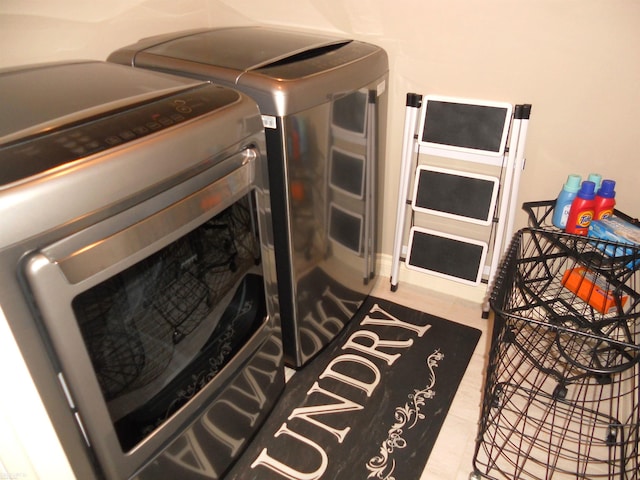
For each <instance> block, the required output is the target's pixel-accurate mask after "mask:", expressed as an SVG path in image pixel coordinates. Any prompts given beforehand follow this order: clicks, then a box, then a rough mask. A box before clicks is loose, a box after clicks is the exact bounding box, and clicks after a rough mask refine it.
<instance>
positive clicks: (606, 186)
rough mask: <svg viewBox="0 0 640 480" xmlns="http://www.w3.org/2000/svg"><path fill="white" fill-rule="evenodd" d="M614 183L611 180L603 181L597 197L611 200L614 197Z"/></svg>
mask: <svg viewBox="0 0 640 480" xmlns="http://www.w3.org/2000/svg"><path fill="white" fill-rule="evenodd" d="M615 188H616V182H614V181H613V180H603V181H602V186H601V187H600V190H598V195H599V196H601V197H603V198H613V197H615V196H616V191H615Z"/></svg>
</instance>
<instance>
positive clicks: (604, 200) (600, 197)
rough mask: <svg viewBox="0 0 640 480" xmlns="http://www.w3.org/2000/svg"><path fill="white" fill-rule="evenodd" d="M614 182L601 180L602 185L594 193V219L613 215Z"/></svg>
mask: <svg viewBox="0 0 640 480" xmlns="http://www.w3.org/2000/svg"><path fill="white" fill-rule="evenodd" d="M615 188H616V182H614V181H613V180H603V181H602V186H601V187H600V189H599V190H598V193H596V199H595V207H594V214H593V219H594V220H602V219H603V218H609V217H611V216H613V208H614V207H615V206H616V199H615V197H616V191H615Z"/></svg>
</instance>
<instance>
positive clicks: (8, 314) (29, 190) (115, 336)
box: [0, 61, 284, 480]
mask: <svg viewBox="0 0 640 480" xmlns="http://www.w3.org/2000/svg"><path fill="white" fill-rule="evenodd" d="M0 103H1V104H2V107H3V115H2V118H0V218H2V227H1V228H0V322H4V321H5V319H6V322H7V323H8V326H9V327H10V329H11V332H12V334H13V336H14V337H15V339H16V343H17V345H18V347H19V349H20V352H21V354H22V356H23V358H24V360H25V362H26V364H27V366H28V368H29V371H30V374H31V377H32V378H31V379H25V381H26V382H29V381H31V380H33V383H34V384H35V385H36V387H37V389H38V392H39V394H40V397H41V399H42V403H43V404H44V406H45V408H46V410H47V412H48V414H49V418H50V419H51V423H52V426H53V428H54V430H55V432H56V434H57V436H58V439H59V441H60V444H61V445H62V447H63V449H64V452H65V453H66V455H67V457H68V459H69V464H70V465H71V468H72V469H73V472H74V474H75V476H76V477H77V478H78V479H83V480H84V479H109V480H111V479H113V480H116V479H117V480H123V479H129V478H135V479H136V480H156V479H167V478H176V479H177V478H180V479H184V480H188V479H203V478H207V479H215V478H219V477H221V476H222V475H223V474H224V472H225V471H226V469H227V468H229V466H230V465H231V464H232V463H233V462H234V461H235V460H236V459H237V458H238V456H239V455H240V454H241V453H242V451H243V448H244V446H245V445H246V444H247V443H248V441H249V440H250V439H251V438H252V436H253V435H254V434H255V432H256V431H257V429H258V428H260V425H261V423H262V421H263V420H264V419H265V418H266V416H267V415H268V414H269V411H270V409H271V407H272V406H273V404H274V403H275V401H276V399H277V398H278V396H279V394H280V392H281V391H282V388H283V387H284V367H283V363H282V341H281V339H280V334H279V325H278V322H277V320H276V319H275V317H276V316H277V315H275V309H276V307H277V306H276V305H274V304H273V303H272V302H271V300H272V299H273V298H275V297H276V294H275V293H274V291H273V290H274V286H275V267H274V264H275V261H274V255H273V248H272V246H271V245H270V243H269V239H270V238H271V236H272V235H271V224H272V222H271V220H270V218H269V217H268V215H269V212H270V210H271V209H270V206H269V196H268V191H267V187H268V184H267V170H266V162H265V155H264V134H263V127H262V121H261V119H260V113H259V110H258V106H257V105H256V103H255V102H254V101H253V100H251V99H250V98H249V97H247V96H246V95H244V94H242V93H240V92H238V91H236V90H232V89H229V88H226V87H222V86H217V85H211V84H210V83H208V82H203V81H200V80H192V79H187V78H185V77H178V76H172V75H165V74H160V73H157V72H150V71H143V70H134V69H132V68H128V67H123V66H121V65H115V64H112V63H107V62H83V61H79V62H72V63H62V64H49V65H37V66H35V65H34V66H25V67H20V68H15V69H8V70H0ZM6 394H10V393H6ZM20 428H22V426H20ZM24 428H25V429H27V431H26V432H24V435H30V436H37V435H39V434H40V431H39V429H36V430H34V431H31V430H29V428H32V426H31V425H25V426H24ZM27 453H28V455H30V456H31V455H33V456H36V455H42V453H43V452H41V451H37V452H27ZM0 476H1V475H0Z"/></svg>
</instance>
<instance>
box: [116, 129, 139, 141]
mask: <svg viewBox="0 0 640 480" xmlns="http://www.w3.org/2000/svg"><path fill="white" fill-rule="evenodd" d="M119 137H120V138H121V139H123V140H131V139H134V138H136V134H135V133H133V132H132V131H131V130H125V131H124V132H120V134H119Z"/></svg>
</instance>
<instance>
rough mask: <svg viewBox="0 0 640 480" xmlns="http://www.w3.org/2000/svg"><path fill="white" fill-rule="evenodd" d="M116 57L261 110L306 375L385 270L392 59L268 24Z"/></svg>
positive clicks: (179, 36) (282, 271) (287, 305)
mask: <svg viewBox="0 0 640 480" xmlns="http://www.w3.org/2000/svg"><path fill="white" fill-rule="evenodd" d="M108 60H109V61H112V62H117V63H122V64H126V65H132V66H134V67H140V68H147V69H154V70H159V71H166V72H172V73H179V74H182V75H186V76H189V77H194V78H201V79H209V80H212V81H214V82H215V83H220V84H223V85H226V86H233V87H234V88H237V89H239V90H240V91H242V92H244V93H246V94H248V95H249V96H250V97H252V98H253V99H254V100H256V101H257V103H258V106H259V108H260V112H261V114H262V119H263V123H264V126H265V135H266V139H267V156H268V162H269V176H270V193H271V204H272V208H273V212H272V213H273V221H274V241H275V249H276V266H277V271H278V295H279V305H280V312H281V315H282V318H281V321H282V328H283V340H284V349H285V361H286V362H287V363H288V364H289V365H291V366H294V367H299V366H302V365H303V364H304V363H305V362H306V361H307V360H308V359H310V358H311V357H313V356H314V355H315V354H316V353H318V351H320V349H322V348H323V346H325V345H326V344H327V343H328V342H330V341H331V340H332V339H333V338H334V337H335V336H336V335H337V334H338V333H339V332H340V331H341V330H342V329H343V327H344V325H345V324H346V323H347V322H348V321H349V320H350V319H351V317H352V315H353V313H354V312H355V311H356V310H357V308H358V306H359V305H360V303H361V302H362V300H363V299H364V298H365V297H366V296H367V295H368V294H369V292H370V290H371V287H372V284H373V282H371V279H372V278H373V277H374V276H375V274H376V272H377V267H376V262H377V257H378V253H379V241H378V238H379V225H378V223H377V220H378V217H377V213H376V201H377V199H378V198H380V192H381V187H380V185H381V183H380V182H379V174H378V172H379V171H381V168H382V163H383V158H382V153H383V152H384V145H383V139H384V134H385V121H386V98H387V95H386V92H387V81H388V60H387V55H386V53H385V52H384V50H383V49H381V48H380V47H377V46H375V45H371V44H368V43H364V42H360V41H355V40H351V39H348V38H335V37H331V36H327V35H320V34H315V33H308V32H300V31H288V30H281V29H276V28H269V27H257V26H256V27H237V28H221V29H213V30H200V31H191V32H178V33H172V34H167V35H162V36H159V37H154V38H148V39H143V40H141V41H140V42H138V43H136V44H134V45H130V46H127V47H124V48H122V49H120V50H118V51H116V52H114V53H112V54H111V55H110V56H109V59H108Z"/></svg>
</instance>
